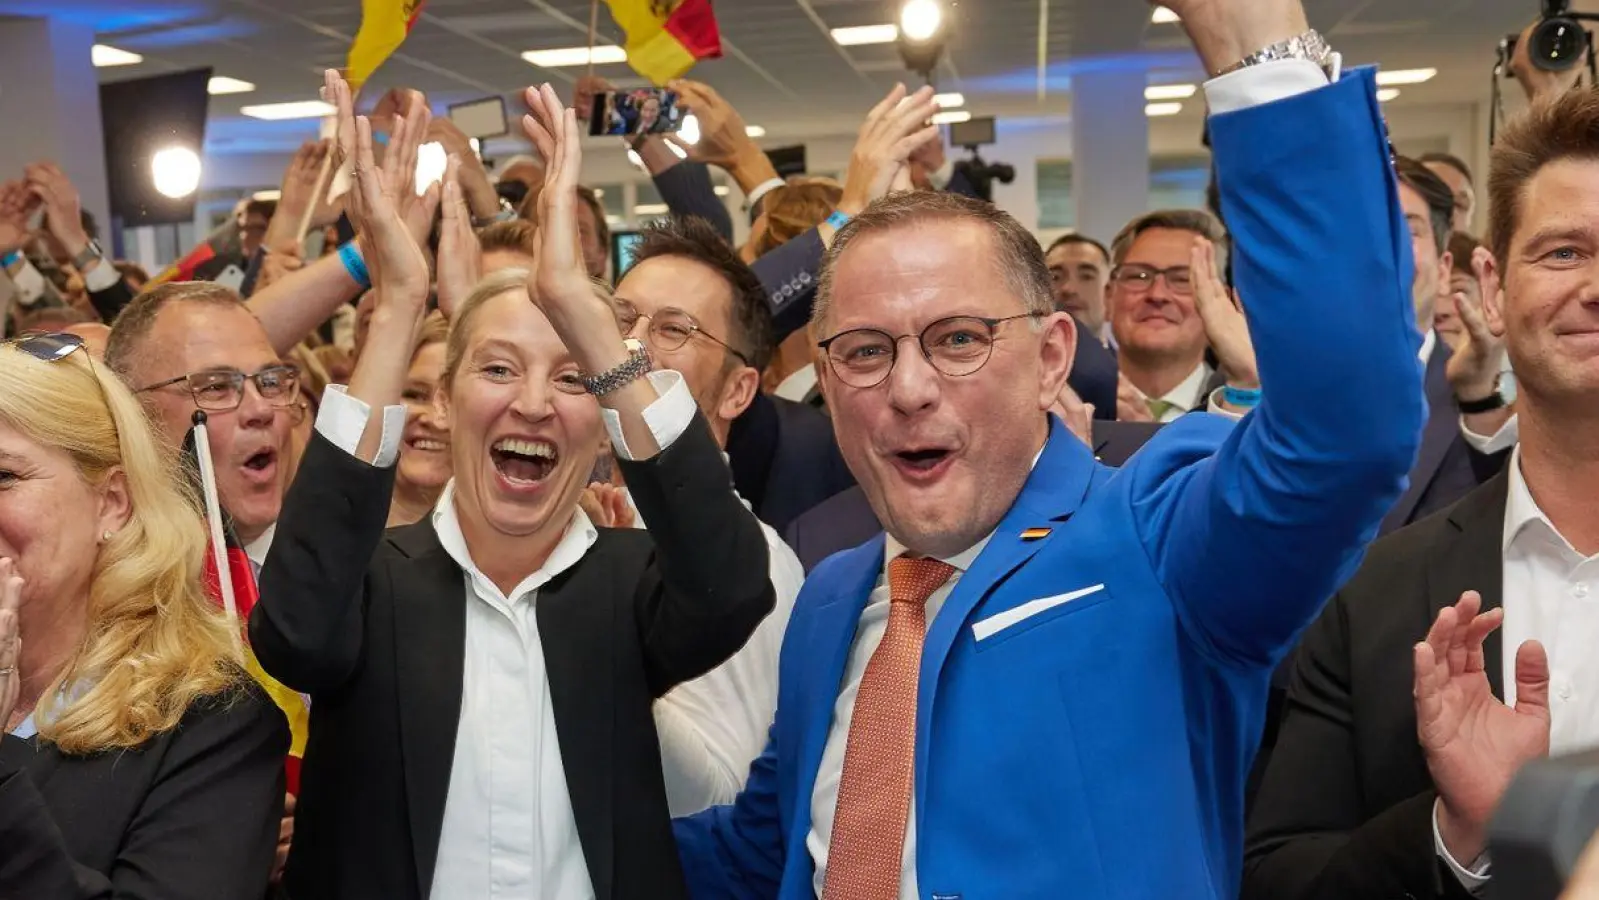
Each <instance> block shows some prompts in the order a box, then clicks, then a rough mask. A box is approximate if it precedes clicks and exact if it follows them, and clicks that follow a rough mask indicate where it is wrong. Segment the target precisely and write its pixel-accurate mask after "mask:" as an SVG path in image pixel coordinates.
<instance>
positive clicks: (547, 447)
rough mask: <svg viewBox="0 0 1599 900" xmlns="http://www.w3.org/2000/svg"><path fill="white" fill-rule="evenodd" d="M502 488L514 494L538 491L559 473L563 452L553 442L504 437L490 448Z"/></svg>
mask: <svg viewBox="0 0 1599 900" xmlns="http://www.w3.org/2000/svg"><path fill="white" fill-rule="evenodd" d="M489 458H490V459H492V460H493V462H494V471H495V474H496V475H498V476H499V481H500V486H501V487H502V488H503V489H505V490H507V491H511V492H513V493H518V492H530V491H537V490H538V489H539V488H540V487H542V486H543V484H544V482H545V480H546V479H548V478H549V477H550V475H551V473H553V472H554V471H555V466H556V463H558V462H560V458H561V454H560V450H559V449H558V448H557V447H556V446H555V445H554V444H553V443H551V442H549V441H545V440H538V439H528V438H501V439H499V440H497V441H495V442H494V444H493V445H492V446H491V447H490V448H489Z"/></svg>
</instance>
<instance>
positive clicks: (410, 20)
mask: <svg viewBox="0 0 1599 900" xmlns="http://www.w3.org/2000/svg"><path fill="white" fill-rule="evenodd" d="M423 2H424V0H361V30H360V31H358V32H356V33H355V43H353V44H351V45H350V59H349V62H348V63H347V64H346V67H345V72H344V79H345V80H346V81H348V82H349V83H350V90H352V91H357V90H360V89H361V85H363V84H365V83H366V80H367V79H368V78H370V77H372V73H373V72H376V71H377V70H378V66H381V65H383V61H384V60H386V59H388V58H389V57H390V56H392V55H393V54H394V51H396V50H398V49H400V45H401V44H403V43H405V38H406V35H408V34H410V33H411V27H412V26H413V25H415V24H416V18H417V16H419V15H421V14H422V3H423Z"/></svg>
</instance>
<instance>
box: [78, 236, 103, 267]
mask: <svg viewBox="0 0 1599 900" xmlns="http://www.w3.org/2000/svg"><path fill="white" fill-rule="evenodd" d="M98 259H105V252H104V251H102V250H101V249H100V245H99V244H97V243H95V242H94V240H93V239H90V241H89V243H88V244H86V245H85V246H84V248H83V251H82V252H81V253H79V254H78V255H77V256H74V257H73V258H72V267H73V268H75V269H77V270H78V271H79V272H82V271H83V270H84V269H87V268H88V267H89V264H90V263H92V262H94V261H95V260H98Z"/></svg>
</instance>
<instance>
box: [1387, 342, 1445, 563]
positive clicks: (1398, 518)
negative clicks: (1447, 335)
mask: <svg viewBox="0 0 1599 900" xmlns="http://www.w3.org/2000/svg"><path fill="white" fill-rule="evenodd" d="M1448 365H1449V347H1448V346H1447V345H1445V344H1444V343H1443V341H1438V342H1437V343H1436V345H1435V346H1434V347H1433V350H1432V357H1431V358H1430V359H1428V361H1427V371H1426V372H1425V373H1424V375H1423V386H1424V388H1425V390H1426V392H1427V410H1428V415H1427V421H1426V424H1424V425H1423V426H1422V431H1421V450H1420V452H1419V453H1418V454H1417V456H1416V464H1415V465H1414V466H1412V467H1411V469H1410V486H1409V487H1407V488H1406V489H1405V493H1404V495H1403V496H1401V497H1400V498H1399V502H1398V503H1397V504H1395V505H1394V508H1393V509H1391V510H1389V512H1388V516H1387V517H1386V518H1384V519H1383V524H1382V533H1383V534H1387V533H1388V532H1390V531H1394V530H1396V529H1398V528H1402V527H1404V526H1405V525H1407V524H1409V523H1410V521H1411V516H1412V515H1414V514H1415V512H1416V507H1417V506H1418V505H1419V504H1420V503H1421V498H1422V497H1423V496H1425V495H1426V493H1427V489H1428V488H1429V487H1431V486H1432V482H1433V479H1434V478H1437V477H1438V469H1439V467H1441V466H1442V465H1443V462H1444V457H1446V456H1448V455H1449V448H1450V447H1452V446H1454V443H1455V442H1456V441H1460V440H1464V438H1462V437H1461V436H1460V412H1459V409H1458V408H1457V407H1456V406H1455V396H1454V391H1453V390H1452V389H1451V388H1450V387H1449V378H1448V376H1447V374H1446V370H1447V367H1448Z"/></svg>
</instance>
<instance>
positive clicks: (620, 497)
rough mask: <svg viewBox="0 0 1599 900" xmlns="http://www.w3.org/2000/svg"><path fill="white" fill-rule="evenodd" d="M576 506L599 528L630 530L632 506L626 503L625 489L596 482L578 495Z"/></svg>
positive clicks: (631, 525)
mask: <svg viewBox="0 0 1599 900" xmlns="http://www.w3.org/2000/svg"><path fill="white" fill-rule="evenodd" d="M577 505H578V506H581V507H582V508H583V512H584V513H585V514H586V515H588V517H589V519H590V520H591V521H592V522H593V523H594V524H595V525H598V526H599V527H601V528H632V527H633V518H634V516H633V506H632V504H630V503H628V502H627V489H626V488H621V487H617V486H616V485H614V484H606V483H605V482H603V481H596V482H594V483H593V484H591V485H589V486H588V487H586V488H584V489H583V493H582V494H580V495H578V498H577Z"/></svg>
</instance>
